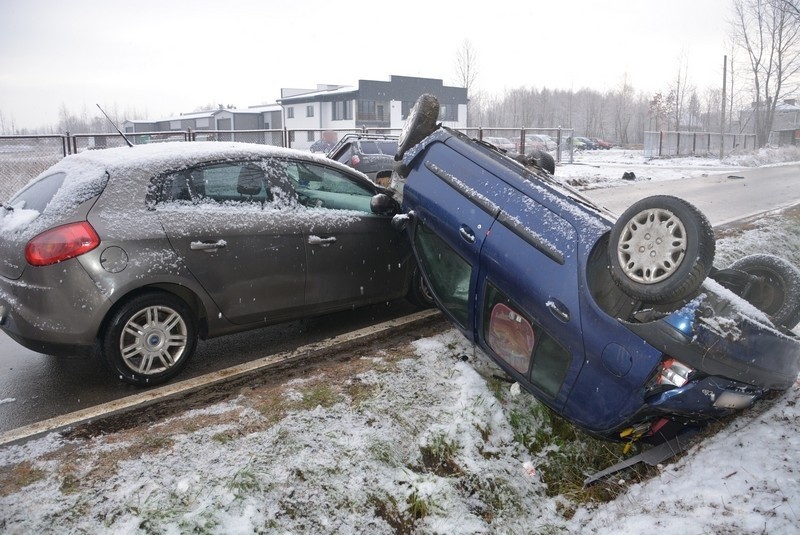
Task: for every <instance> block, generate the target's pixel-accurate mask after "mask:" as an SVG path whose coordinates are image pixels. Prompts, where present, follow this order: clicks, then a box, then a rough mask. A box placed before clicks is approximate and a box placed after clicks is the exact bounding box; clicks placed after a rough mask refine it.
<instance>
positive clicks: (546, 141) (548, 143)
mask: <svg viewBox="0 0 800 535" xmlns="http://www.w3.org/2000/svg"><path fill="white" fill-rule="evenodd" d="M525 139H526V141H527V140H530V141H531V142H532V143H538V144H539V147H536V148H539V149H540V150H546V151H548V152H551V151H554V150H556V149H557V148H558V144H557V143H556V142H555V140H554V139H553V138H551V137H550V136H548V135H546V134H529V135H527V136H525ZM526 146H527V143H526Z"/></svg>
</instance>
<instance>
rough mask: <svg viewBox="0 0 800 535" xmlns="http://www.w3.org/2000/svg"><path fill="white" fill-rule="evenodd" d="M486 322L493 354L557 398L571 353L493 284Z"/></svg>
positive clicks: (484, 327)
mask: <svg viewBox="0 0 800 535" xmlns="http://www.w3.org/2000/svg"><path fill="white" fill-rule="evenodd" d="M483 318H484V319H483V333H484V339H485V340H486V343H487V344H488V345H489V347H490V348H491V349H492V351H494V353H495V354H496V355H497V356H498V357H500V358H501V359H502V360H503V361H505V362H506V363H508V364H509V365H510V366H511V367H512V368H514V369H515V370H516V371H518V372H519V373H521V374H522V375H526V376H528V375H529V377H530V381H531V383H533V384H534V386H536V387H538V388H539V389H540V390H542V391H543V392H544V393H545V394H547V395H549V396H551V397H556V395H557V394H558V391H559V389H560V388H561V383H562V382H563V381H564V377H565V376H566V374H567V371H568V369H569V365H570V360H571V359H570V354H569V352H568V351H567V350H566V349H564V348H563V347H561V345H560V344H559V343H558V342H556V341H555V339H553V337H552V336H550V335H549V334H547V333H546V332H545V331H544V330H543V329H542V328H541V327H540V326H539V325H538V324H536V323H534V322H533V321H531V320H529V319H528V318H527V316H526V315H525V314H523V313H522V312H521V311H520V309H519V307H518V306H517V305H515V304H514V303H513V302H512V301H511V300H510V299H509V298H508V297H506V296H505V295H503V294H502V293H501V292H500V291H499V290H498V289H497V288H496V287H494V286H493V285H492V284H489V285H488V288H487V291H486V298H485V301H484V310H483ZM531 363H532V365H531ZM529 370H530V374H529Z"/></svg>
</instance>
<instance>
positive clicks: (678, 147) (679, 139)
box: [675, 132, 681, 156]
mask: <svg viewBox="0 0 800 535" xmlns="http://www.w3.org/2000/svg"><path fill="white" fill-rule="evenodd" d="M680 155H681V133H680V132H678V145H677V147H675V156H680Z"/></svg>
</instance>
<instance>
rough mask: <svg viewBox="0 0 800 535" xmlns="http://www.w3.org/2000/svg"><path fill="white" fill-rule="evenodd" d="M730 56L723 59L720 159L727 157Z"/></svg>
mask: <svg viewBox="0 0 800 535" xmlns="http://www.w3.org/2000/svg"><path fill="white" fill-rule="evenodd" d="M727 89H728V56H727V55H725V57H724V59H723V60H722V113H721V114H720V117H719V159H720V161H721V160H722V159H723V158H725V108H727V107H728V106H727V102H725V101H726V100H727V99H728V96H727V94H726V92H727Z"/></svg>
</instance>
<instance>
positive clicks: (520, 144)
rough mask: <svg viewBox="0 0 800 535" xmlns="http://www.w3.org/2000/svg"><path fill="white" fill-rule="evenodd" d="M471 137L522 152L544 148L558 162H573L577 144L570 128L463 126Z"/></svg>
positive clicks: (464, 130)
mask: <svg viewBox="0 0 800 535" xmlns="http://www.w3.org/2000/svg"><path fill="white" fill-rule="evenodd" d="M461 131H462V132H464V133H465V134H467V135H468V136H470V137H473V138H476V139H480V140H482V141H486V142H487V143H491V144H492V145H495V146H497V147H500V148H501V149H506V150H510V151H514V152H518V153H521V154H527V153H529V152H531V151H532V150H534V149H535V150H543V151H547V152H549V153H550V154H552V155H553V158H554V159H555V160H556V161H557V162H568V163H573V161H574V157H575V145H574V143H573V139H572V136H573V130H572V129H570V128H500V127H498V128H463V129H461Z"/></svg>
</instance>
